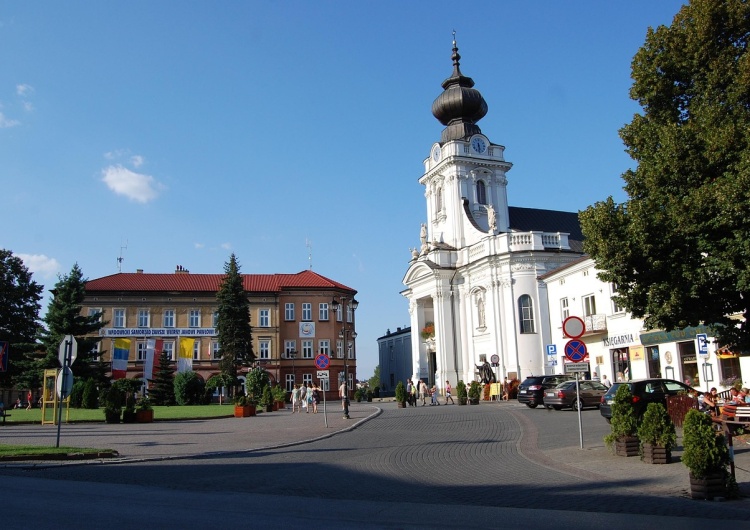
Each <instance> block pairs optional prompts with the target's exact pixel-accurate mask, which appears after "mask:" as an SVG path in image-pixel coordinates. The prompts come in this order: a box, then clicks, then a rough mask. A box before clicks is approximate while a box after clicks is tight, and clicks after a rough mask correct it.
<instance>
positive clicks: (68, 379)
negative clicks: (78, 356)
mask: <svg viewBox="0 0 750 530" xmlns="http://www.w3.org/2000/svg"><path fill="white" fill-rule="evenodd" d="M55 386H56V387H57V396H58V397H59V398H60V399H65V398H66V397H68V396H69V395H70V392H71V390H73V370H71V369H70V366H66V367H65V368H62V369H60V370H58V371H57V382H56V384H55Z"/></svg>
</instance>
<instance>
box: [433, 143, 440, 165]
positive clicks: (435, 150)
mask: <svg viewBox="0 0 750 530" xmlns="http://www.w3.org/2000/svg"><path fill="white" fill-rule="evenodd" d="M432 159H433V160H434V161H435V162H437V161H438V160H440V146H439V145H436V146H434V147H433V148H432Z"/></svg>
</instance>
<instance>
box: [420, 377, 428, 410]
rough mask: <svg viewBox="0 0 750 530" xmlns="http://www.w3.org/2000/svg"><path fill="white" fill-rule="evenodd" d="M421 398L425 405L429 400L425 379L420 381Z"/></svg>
mask: <svg viewBox="0 0 750 530" xmlns="http://www.w3.org/2000/svg"><path fill="white" fill-rule="evenodd" d="M419 399H421V400H422V406H423V407H424V406H425V404H426V403H425V401H426V400H427V385H426V384H425V382H424V381H420V382H419Z"/></svg>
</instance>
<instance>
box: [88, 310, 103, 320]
mask: <svg viewBox="0 0 750 530" xmlns="http://www.w3.org/2000/svg"><path fill="white" fill-rule="evenodd" d="M97 313H98V314H99V318H98V319H97V322H101V321H102V317H103V313H102V308H101V307H89V317H93V316H94V315H96V314H97Z"/></svg>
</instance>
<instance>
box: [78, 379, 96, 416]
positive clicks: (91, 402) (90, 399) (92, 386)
mask: <svg viewBox="0 0 750 530" xmlns="http://www.w3.org/2000/svg"><path fill="white" fill-rule="evenodd" d="M81 398H82V399H81V406H82V407H83V408H85V409H96V408H99V389H98V388H97V387H96V381H94V379H93V378H89V379H87V380H86V383H85V384H84V387H83V395H82V396H81Z"/></svg>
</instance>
